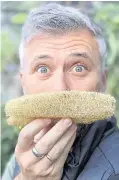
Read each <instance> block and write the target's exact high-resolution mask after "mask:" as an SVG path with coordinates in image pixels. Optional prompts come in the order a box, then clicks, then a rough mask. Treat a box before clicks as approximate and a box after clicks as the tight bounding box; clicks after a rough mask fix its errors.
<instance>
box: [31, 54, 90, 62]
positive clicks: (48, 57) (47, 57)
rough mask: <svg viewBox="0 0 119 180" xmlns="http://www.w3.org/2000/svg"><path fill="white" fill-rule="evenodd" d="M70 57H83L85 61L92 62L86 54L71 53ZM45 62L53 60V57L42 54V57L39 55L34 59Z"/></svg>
mask: <svg viewBox="0 0 119 180" xmlns="http://www.w3.org/2000/svg"><path fill="white" fill-rule="evenodd" d="M69 57H83V58H85V59H89V60H90V61H92V59H91V57H90V56H89V55H88V54H87V53H86V52H74V53H71V54H70V55H69ZM40 59H41V60H43V59H52V57H51V56H49V55H47V54H42V55H39V56H36V57H35V58H34V61H37V60H40Z"/></svg>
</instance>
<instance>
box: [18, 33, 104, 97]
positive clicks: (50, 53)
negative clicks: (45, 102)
mask: <svg viewBox="0 0 119 180" xmlns="http://www.w3.org/2000/svg"><path fill="white" fill-rule="evenodd" d="M21 82H22V87H23V90H24V92H25V93H26V94H32V93H39V92H51V91H63V90H79V91H101V90H102V89H104V84H105V75H104V74H102V72H101V61H100V56H99V47H98V44H97V41H96V39H95V37H94V36H93V35H92V34H91V33H90V32H89V31H87V30H80V31H78V32H71V33H68V34H66V35H57V36H55V35H47V34H45V33H44V34H40V35H37V36H35V37H34V38H32V40H31V41H30V42H29V43H27V44H26V45H25V49H24V64H23V70H22V72H21Z"/></svg>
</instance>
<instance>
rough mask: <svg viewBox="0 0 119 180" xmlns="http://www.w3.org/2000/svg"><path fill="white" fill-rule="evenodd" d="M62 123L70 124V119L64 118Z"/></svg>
mask: <svg viewBox="0 0 119 180" xmlns="http://www.w3.org/2000/svg"><path fill="white" fill-rule="evenodd" d="M64 124H65V125H68V126H70V125H71V124H72V121H71V119H64Z"/></svg>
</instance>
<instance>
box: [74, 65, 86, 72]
mask: <svg viewBox="0 0 119 180" xmlns="http://www.w3.org/2000/svg"><path fill="white" fill-rule="evenodd" d="M85 69H86V68H85V67H84V66H83V65H76V66H75V67H74V68H73V71H74V72H82V71H84V70H85Z"/></svg>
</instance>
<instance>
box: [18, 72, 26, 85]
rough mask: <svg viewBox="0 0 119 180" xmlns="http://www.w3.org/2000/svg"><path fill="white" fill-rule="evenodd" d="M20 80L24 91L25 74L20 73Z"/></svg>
mask: <svg viewBox="0 0 119 180" xmlns="http://www.w3.org/2000/svg"><path fill="white" fill-rule="evenodd" d="M19 78H20V81H21V86H22V88H23V89H24V85H25V83H24V74H23V72H22V71H20V72H19Z"/></svg>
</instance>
